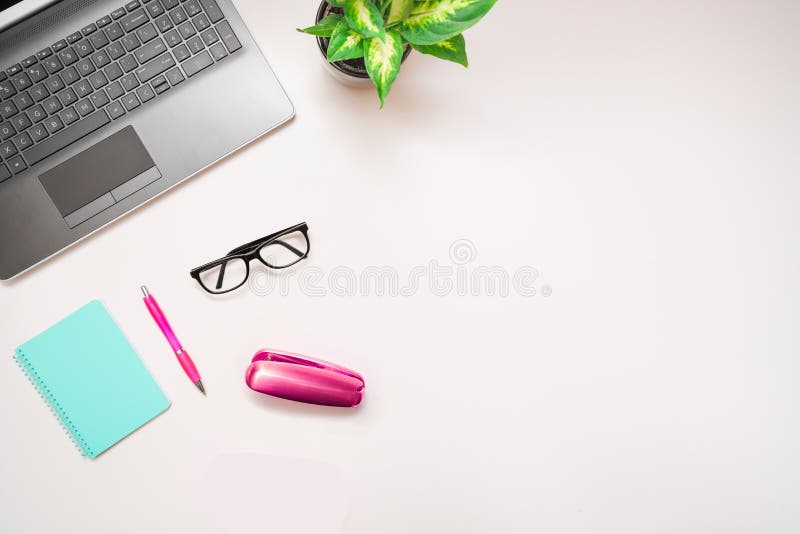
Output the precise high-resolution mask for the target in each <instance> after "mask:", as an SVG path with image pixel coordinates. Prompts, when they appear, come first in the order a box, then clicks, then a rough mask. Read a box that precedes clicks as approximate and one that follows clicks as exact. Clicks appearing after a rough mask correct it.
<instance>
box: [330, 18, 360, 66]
mask: <svg viewBox="0 0 800 534" xmlns="http://www.w3.org/2000/svg"><path fill="white" fill-rule="evenodd" d="M363 40H364V38H363V37H361V34H359V33H357V32H354V31H353V30H351V29H350V26H348V25H347V21H346V20H344V19H342V20H340V21H339V23H338V24H337V25H336V27H335V28H334V29H333V34H332V35H331V40H330V42H329V43H328V61H330V62H334V61H342V60H344V59H356V58H359V57H363V56H364V48H363V47H362V46H361V42H362V41H363Z"/></svg>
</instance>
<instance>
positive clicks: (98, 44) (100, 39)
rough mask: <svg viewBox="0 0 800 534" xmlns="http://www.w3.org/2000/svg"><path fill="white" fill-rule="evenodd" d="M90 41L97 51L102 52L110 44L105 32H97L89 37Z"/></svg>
mask: <svg viewBox="0 0 800 534" xmlns="http://www.w3.org/2000/svg"><path fill="white" fill-rule="evenodd" d="M89 41H90V42H91V43H92V46H93V47H94V49H95V50H100V49H101V48H103V47H104V46H105V45H107V44H108V37H106V34H105V33H103V32H97V33H96V34H94V35H92V36H91V37H89Z"/></svg>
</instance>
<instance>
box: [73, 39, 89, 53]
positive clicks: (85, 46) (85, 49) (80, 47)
mask: <svg viewBox="0 0 800 534" xmlns="http://www.w3.org/2000/svg"><path fill="white" fill-rule="evenodd" d="M73 48H74V49H75V51H76V52H77V53H78V55H79V56H81V57H86V56H88V55H89V54H91V53H92V52H94V47H93V46H92V43H90V42H89V41H88V39H84V40H83V41H81V42H79V43H78V44H76V45H75V46H74V47H73Z"/></svg>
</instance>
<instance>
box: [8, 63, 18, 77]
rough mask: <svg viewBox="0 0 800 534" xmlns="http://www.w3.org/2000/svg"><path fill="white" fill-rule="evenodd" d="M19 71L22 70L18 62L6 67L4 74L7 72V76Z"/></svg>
mask: <svg viewBox="0 0 800 534" xmlns="http://www.w3.org/2000/svg"><path fill="white" fill-rule="evenodd" d="M20 72H22V65H20V64H19V63H17V64H16V65H11V66H10V67H8V68H7V69H6V74H8V75H9V76H14V75H15V74H18V73H20Z"/></svg>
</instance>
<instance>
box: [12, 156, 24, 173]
mask: <svg viewBox="0 0 800 534" xmlns="http://www.w3.org/2000/svg"><path fill="white" fill-rule="evenodd" d="M8 168H9V169H11V172H12V173H14V174H19V173H21V172H22V171H24V170H25V169H27V168H28V166H27V165H25V160H23V159H22V156H17V157H15V158H11V159H10V160H8Z"/></svg>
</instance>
